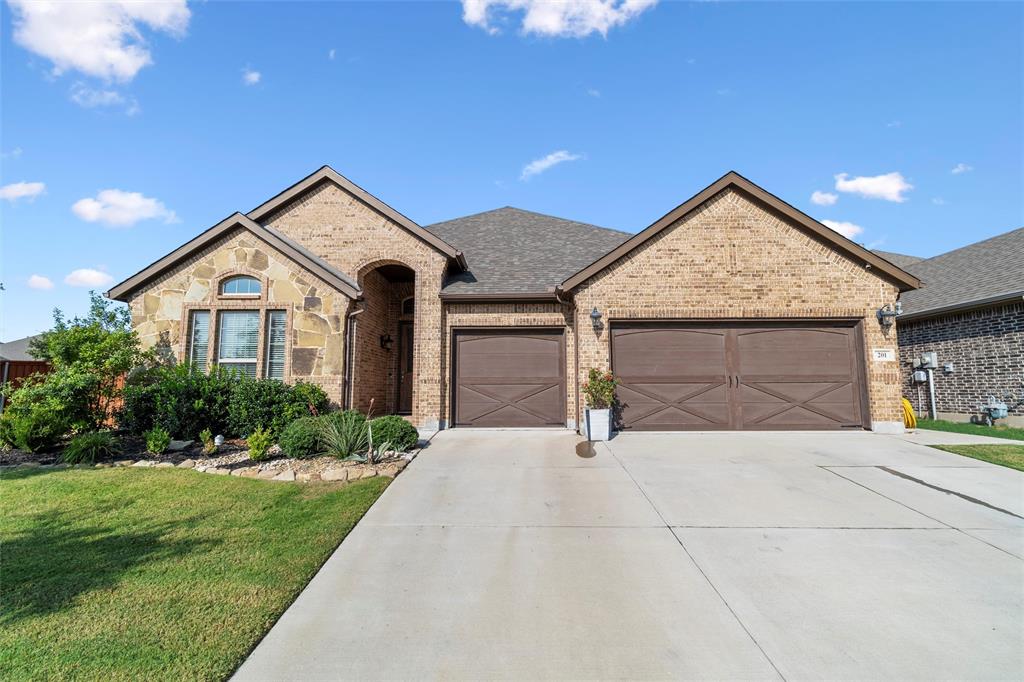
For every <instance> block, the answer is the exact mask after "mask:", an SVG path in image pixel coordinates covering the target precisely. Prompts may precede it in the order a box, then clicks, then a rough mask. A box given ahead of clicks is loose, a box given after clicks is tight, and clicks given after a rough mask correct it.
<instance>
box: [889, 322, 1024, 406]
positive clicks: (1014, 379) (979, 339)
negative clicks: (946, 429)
mask: <svg viewBox="0 0 1024 682" xmlns="http://www.w3.org/2000/svg"><path fill="white" fill-rule="evenodd" d="M897 326H898V327H899V330H900V360H901V363H900V364H901V365H902V367H903V389H904V394H905V395H906V396H907V398H908V399H909V400H910V402H911V403H912V404H913V405H914V408H915V409H916V410H917V412H918V414H920V415H925V414H927V413H928V387H927V385H925V384H915V383H914V382H913V376H912V375H913V371H914V368H913V364H912V363H913V360H914V358H917V357H920V356H921V354H922V353H924V352H928V351H935V353H937V354H938V361H939V369H937V370H935V371H934V372H933V376H934V379H935V405H936V409H937V411H938V412H940V413H946V415H947V416H954V417H957V418H960V419H964V420H966V419H967V418H968V417H970V416H971V415H976V414H978V405H979V404H982V403H985V402H987V400H988V396H989V395H995V396H996V397H997V398H999V399H1000V400H1002V399H1003V397H1004V396H1005V395H1007V394H1011V395H1013V396H1015V397H1016V399H1017V401H1009V400H1008V401H1007V405H1009V406H1010V408H1011V410H1010V414H1011V416H1012V417H1015V418H1016V419H1014V420H1013V421H1017V422H1018V423H1024V303H1012V304H1008V305H1002V306H998V307H993V308H988V309H983V310H972V311H968V312H960V313H953V314H949V315H943V316H941V317H933V318H929V319H923V320H912V321H908V322H903V321H898V322H897ZM947 362H952V363H953V372H952V373H950V374H947V373H945V372H944V371H943V370H942V365H943V364H944V363H947Z"/></svg>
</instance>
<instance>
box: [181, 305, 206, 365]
mask: <svg viewBox="0 0 1024 682" xmlns="http://www.w3.org/2000/svg"><path fill="white" fill-rule="evenodd" d="M209 348H210V311H209V310H193V311H192V312H191V313H189V315H188V348H187V349H186V350H185V353H186V357H188V362H189V364H190V365H192V366H193V367H195V368H196V369H198V370H199V371H200V372H205V371H206V357H207V351H208V350H209Z"/></svg>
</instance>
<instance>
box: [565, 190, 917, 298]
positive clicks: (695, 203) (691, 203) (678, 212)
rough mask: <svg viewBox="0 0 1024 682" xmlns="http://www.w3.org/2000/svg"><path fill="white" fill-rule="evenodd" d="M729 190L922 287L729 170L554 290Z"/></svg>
mask: <svg viewBox="0 0 1024 682" xmlns="http://www.w3.org/2000/svg"><path fill="white" fill-rule="evenodd" d="M730 187H732V188H736V189H739V190H741V191H743V192H744V193H746V194H747V195H748V196H750V197H752V198H753V199H754V200H755V201H757V202H758V203H760V204H761V205H762V206H764V207H765V208H767V209H768V210H770V211H772V212H774V213H776V214H778V215H779V216H780V217H781V218H783V219H784V220H786V221H787V222H789V223H791V224H793V225H795V226H796V227H798V228H799V229H802V230H804V231H805V232H808V233H809V234H810V235H811V236H812V237H814V238H816V239H818V240H819V241H822V242H824V243H826V244H828V245H830V246H831V247H833V248H835V249H836V250H838V251H840V252H842V253H844V254H846V255H847V256H849V257H851V258H853V259H854V260H858V261H861V262H863V263H864V265H865V266H870V267H871V268H872V272H874V273H875V274H877V275H879V276H880V277H884V278H886V279H888V280H890V281H891V282H893V283H894V284H896V285H897V286H899V289H900V291H907V290H909V289H915V288H917V287H918V286H920V285H921V282H920V280H919V279H917V277H914V276H913V275H911V274H910V273H909V272H906V271H905V270H902V269H900V268H899V267H897V266H896V265H894V264H892V263H890V262H889V261H887V260H886V259H884V258H881V257H880V256H878V255H876V254H874V253H872V252H871V251H869V250H867V249H866V248H864V247H863V246H861V245H860V244H857V243H855V242H852V241H850V240H849V239H847V238H846V237H844V236H842V235H841V234H839V233H838V232H836V231H835V230H831V229H829V228H827V227H825V226H824V225H822V224H821V223H819V222H818V221H817V220H815V219H814V218H811V217H810V216H809V215H807V214H806V213H803V212H802V211H799V210H798V209H796V208H794V207H793V206H790V205H789V204H787V203H786V202H784V201H782V200H781V199H779V198H778V197H776V196H775V195H774V194H771V193H769V192H767V191H766V190H764V189H762V188H760V187H758V186H757V185H755V184H754V183H753V182H751V181H750V180H747V179H746V178H745V177H743V176H742V175H740V174H739V173H737V172H735V171H729V172H728V173H726V174H725V175H723V176H722V177H721V178H719V179H718V180H716V181H715V182H713V183H712V184H710V185H708V186H707V187H705V188H704V189H703V190H701V191H700V192H698V193H697V194H695V195H694V196H693V197H691V198H690V199H688V200H687V201H686V202H685V203H683V204H680V205H679V206H677V207H676V208H674V209H672V210H671V211H670V212H668V213H667V214H665V215H664V216H662V217H661V218H659V219H658V220H657V221H655V222H654V224H652V225H651V226H650V227H648V228H647V229H645V230H644V231H642V232H638V233H637V234H635V235H633V236H632V237H631V238H630V239H628V240H626V241H625V242H623V243H622V244H620V245H619V246H618V247H616V248H614V249H612V250H611V251H609V252H608V253H606V254H605V255H603V256H601V257H600V258H598V259H597V260H595V261H594V262H593V263H591V264H589V265H588V266H586V267H585V268H583V269H581V270H579V271H578V272H576V273H575V274H574V275H572V276H571V277H568V278H566V279H565V281H563V282H562V284H561V285H560V286H559V287H557V288H558V289H559V290H562V291H571V290H572V289H575V288H576V287H578V286H579V285H580V284H582V283H583V282H585V281H586V280H588V279H590V278H591V277H593V276H594V275H596V274H597V273H599V272H601V271H602V270H604V269H605V268H606V267H608V266H609V265H611V264H612V263H614V262H616V261H617V260H619V259H620V258H622V257H623V256H625V255H626V254H628V253H630V252H631V251H633V250H634V249H636V248H638V247H640V246H641V245H643V244H644V243H645V242H647V241H648V240H649V239H651V238H653V237H655V236H657V235H658V234H659V233H660V232H661V231H662V230H665V229H666V228H668V227H671V226H672V225H673V224H675V223H676V222H677V221H678V220H679V219H680V218H683V217H685V216H686V215H688V214H689V213H691V212H693V211H695V210H696V209H697V208H699V207H700V206H701V205H702V204H703V203H704V202H706V201H708V200H709V199H711V198H712V197H714V196H715V195H717V194H719V193H720V192H723V191H725V190H726V189H728V188H730Z"/></svg>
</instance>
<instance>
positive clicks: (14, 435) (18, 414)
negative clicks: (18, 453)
mask: <svg viewBox="0 0 1024 682" xmlns="http://www.w3.org/2000/svg"><path fill="white" fill-rule="evenodd" d="M13 403H14V401H12V405H11V406H8V407H7V408H5V409H4V413H3V416H2V417H0V423H2V424H3V426H0V434H2V437H3V440H4V443H5V444H7V445H11V446H14V447H16V448H19V449H21V450H27V451H28V452H40V451H42V450H48V449H50V448H52V447H53V446H55V445H57V443H59V442H60V440H61V438H63V437H64V434H65V433H67V432H68V430H69V429H70V428H71V426H70V424H69V423H68V421H67V419H66V416H65V412H64V410H63V409H62V407H61V406H60V405H59V404H57V401H56V400H54V399H52V398H51V399H48V400H44V401H40V402H32V403H29V404H28V405H24V404H21V405H17V406H15V405H14V404H13Z"/></svg>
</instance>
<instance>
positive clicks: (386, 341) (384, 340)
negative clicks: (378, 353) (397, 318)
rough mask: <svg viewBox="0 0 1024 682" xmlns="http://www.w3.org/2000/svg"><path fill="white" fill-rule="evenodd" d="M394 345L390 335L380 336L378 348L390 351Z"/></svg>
mask: <svg viewBox="0 0 1024 682" xmlns="http://www.w3.org/2000/svg"><path fill="white" fill-rule="evenodd" d="M393 343H394V341H392V339H391V334H381V335H380V347H381V348H383V349H384V350H391V346H392V344H393Z"/></svg>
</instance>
